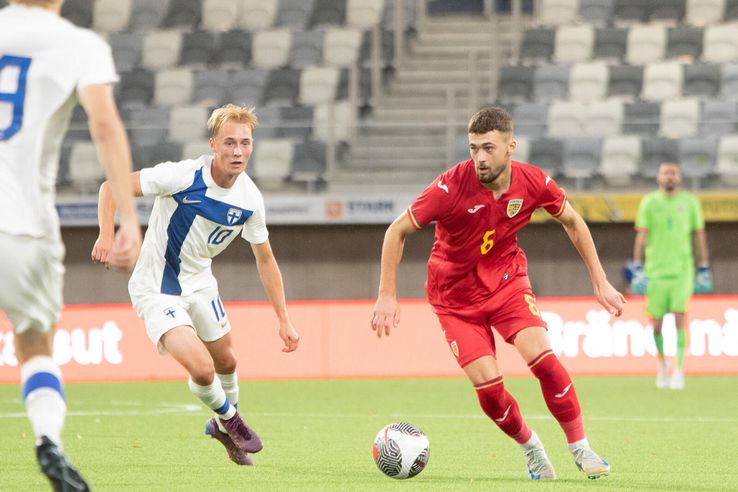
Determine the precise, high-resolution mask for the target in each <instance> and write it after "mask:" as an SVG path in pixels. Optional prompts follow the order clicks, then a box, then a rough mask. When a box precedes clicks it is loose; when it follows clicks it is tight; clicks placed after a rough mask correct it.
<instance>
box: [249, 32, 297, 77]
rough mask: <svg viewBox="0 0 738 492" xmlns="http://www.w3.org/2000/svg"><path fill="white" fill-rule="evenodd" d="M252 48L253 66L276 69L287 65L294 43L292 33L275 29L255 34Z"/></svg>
mask: <svg viewBox="0 0 738 492" xmlns="http://www.w3.org/2000/svg"><path fill="white" fill-rule="evenodd" d="M253 39H254V42H253V45H252V48H251V60H252V64H253V65H254V67H256V68H276V67H284V66H286V65H287V62H288V60H289V53H290V44H291V43H292V31H290V30H289V29H273V30H269V31H259V32H256V33H254V38H253Z"/></svg>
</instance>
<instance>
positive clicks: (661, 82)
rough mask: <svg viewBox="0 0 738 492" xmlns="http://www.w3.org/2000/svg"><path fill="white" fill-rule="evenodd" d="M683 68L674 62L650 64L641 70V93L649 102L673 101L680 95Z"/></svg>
mask: <svg viewBox="0 0 738 492" xmlns="http://www.w3.org/2000/svg"><path fill="white" fill-rule="evenodd" d="M683 81H684V68H683V67H682V65H680V64H678V63H676V62H662V63H651V64H650V65H647V66H646V68H645V69H644V70H643V93H642V94H641V97H643V99H646V100H649V101H663V100H665V99H673V98H675V97H679V96H681V94H682V85H683Z"/></svg>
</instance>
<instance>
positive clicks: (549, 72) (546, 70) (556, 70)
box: [533, 65, 569, 102]
mask: <svg viewBox="0 0 738 492" xmlns="http://www.w3.org/2000/svg"><path fill="white" fill-rule="evenodd" d="M568 92H569V67H568V66H565V65H542V66H539V67H537V68H536V70H535V72H534V73H533V97H534V99H535V100H536V101H542V102H545V101H553V100H556V99H566V96H567V94H568Z"/></svg>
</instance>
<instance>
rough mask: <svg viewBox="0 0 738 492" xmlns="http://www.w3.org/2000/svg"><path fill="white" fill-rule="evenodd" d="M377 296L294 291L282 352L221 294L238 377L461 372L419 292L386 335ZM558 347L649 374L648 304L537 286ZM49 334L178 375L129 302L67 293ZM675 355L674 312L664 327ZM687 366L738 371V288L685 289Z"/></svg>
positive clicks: (61, 348) (0, 353)
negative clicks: (289, 336)
mask: <svg viewBox="0 0 738 492" xmlns="http://www.w3.org/2000/svg"><path fill="white" fill-rule="evenodd" d="M372 305H373V301H371V300H364V301H299V302H293V303H291V306H290V312H291V316H292V320H293V323H294V324H295V326H296V327H297V328H298V330H299V331H300V333H301V342H300V348H299V349H298V350H297V351H296V352H294V353H289V354H286V353H283V352H282V351H281V348H282V342H281V339H280V338H279V336H278V334H277V327H278V324H277V322H276V318H275V316H274V313H273V311H272V308H271V306H270V305H269V304H267V303H265V302H255V303H227V304H226V310H227V312H228V317H229V319H230V321H231V324H232V326H233V330H232V335H233V341H234V348H235V351H236V354H237V357H238V360H239V369H238V371H239V375H240V377H241V378H242V379H275V378H289V379H296V378H357V377H360V378H365V377H455V376H461V375H462V373H461V370H460V369H459V368H458V366H457V365H456V362H455V361H454V358H453V356H452V354H451V351H450V350H449V348H448V346H447V344H446V342H445V339H444V336H443V333H442V331H441V329H440V325H439V324H438V321H437V319H436V317H435V315H434V314H433V313H432V312H431V310H430V308H429V306H428V304H427V303H426V302H425V301H424V300H420V299H415V300H403V301H401V312H402V320H401V324H400V326H399V327H398V328H397V329H396V330H394V331H393V333H392V334H391V336H390V337H388V338H387V337H383V338H382V339H379V338H377V337H376V335H375V334H374V332H373V331H372V330H371V329H370V327H369V319H370V313H371V309H372ZM539 307H540V309H541V312H542V315H543V318H544V319H545V320H546V322H547V323H548V325H549V334H550V338H551V341H552V346H553V349H554V351H555V352H556V353H557V354H558V355H559V356H560V358H561V360H562V362H563V363H564V365H565V366H566V367H567V368H568V369H569V371H570V372H571V373H572V374H573V375H599V374H653V372H654V370H655V367H656V364H657V363H656V357H655V353H656V349H655V346H654V343H653V336H652V334H651V327H650V326H648V324H647V322H646V318H645V316H644V313H643V307H644V304H643V299H642V298H631V299H630V300H629V302H628V304H627V308H626V310H625V312H624V314H623V316H622V317H621V318H617V319H615V318H611V317H610V315H609V314H608V313H607V312H605V311H604V310H602V309H601V308H600V307H599V306H598V305H597V304H596V302H594V300H593V299H591V298H541V299H539ZM58 328H59V329H58V330H57V333H56V336H55V339H54V357H55V359H56V361H57V362H58V363H59V364H60V365H61V366H62V368H63V371H64V375H65V379H66V380H67V381H77V382H80V381H150V380H184V379H185V372H184V370H183V369H182V368H180V367H179V366H178V365H177V363H176V362H174V360H173V359H172V358H171V357H164V356H160V355H159V354H158V352H157V350H156V349H155V348H154V346H153V345H152V344H151V342H150V341H149V340H148V338H147V336H146V332H145V329H144V326H143V323H142V321H141V320H140V319H139V318H138V317H137V316H136V314H135V313H134V312H133V310H132V308H131V307H130V306H129V305H127V304H117V305H68V306H66V308H65V309H64V311H63V314H62V319H61V320H60V323H59V327H58ZM664 334H665V349H666V353H667V354H668V355H673V353H674V351H675V347H676V336H675V330H674V326H673V320H667V322H666V325H665V327H664ZM688 340H689V344H688V352H687V355H686V359H685V369H686V372H687V374H690V375H696V374H738V296H700V297H696V298H695V299H694V300H693V301H692V305H691V307H690V320H689V338H688ZM497 344H498V346H497V350H498V359H499V361H500V365H501V367H502V368H503V371H504V373H505V375H507V376H523V375H528V373H529V372H528V368H527V366H526V365H525V363H524V362H523V361H522V359H521V358H520V356H519V355H518V354H517V352H516V351H515V350H514V349H513V348H512V347H511V346H510V345H507V344H505V343H504V342H502V341H501V340H500V339H499V337H498V338H497ZM18 378H19V369H18V361H17V358H16V356H15V352H14V347H13V332H12V330H11V328H10V325H9V323H8V321H7V319H5V318H4V317H2V316H0V383H14V384H15V383H17V381H18Z"/></svg>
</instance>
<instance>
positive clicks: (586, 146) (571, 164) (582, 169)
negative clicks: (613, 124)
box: [563, 137, 602, 179]
mask: <svg viewBox="0 0 738 492" xmlns="http://www.w3.org/2000/svg"><path fill="white" fill-rule="evenodd" d="M601 150H602V139H601V138H595V137H578V138H567V139H566V140H564V159H563V172H564V176H566V177H567V178H575V179H576V178H590V177H592V176H593V175H594V174H596V173H597V170H598V168H599V166H600V154H601Z"/></svg>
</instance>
